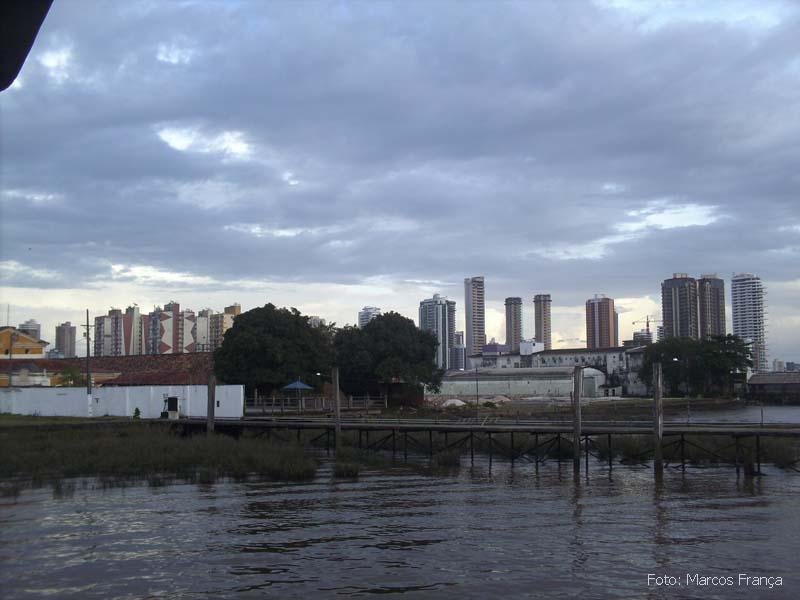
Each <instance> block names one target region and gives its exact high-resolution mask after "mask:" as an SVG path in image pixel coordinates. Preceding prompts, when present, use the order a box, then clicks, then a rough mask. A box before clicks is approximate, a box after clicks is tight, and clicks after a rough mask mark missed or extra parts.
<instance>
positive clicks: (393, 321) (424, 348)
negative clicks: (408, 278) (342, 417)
mask: <svg viewBox="0 0 800 600" xmlns="http://www.w3.org/2000/svg"><path fill="white" fill-rule="evenodd" d="M437 344H438V342H437V340H436V336H434V335H433V334H432V333H430V332H429V331H422V330H420V329H418V328H417V326H416V325H415V324H414V321H412V320H411V319H408V318H406V317H404V316H402V315H399V314H398V313H395V312H389V313H386V314H384V315H381V316H379V317H376V318H374V319H373V320H372V321H370V322H369V323H368V324H367V325H366V326H365V327H364V328H363V329H358V328H355V327H345V328H343V329H340V330H339V331H337V332H336V336H335V338H334V348H335V352H336V363H337V364H338V366H339V372H340V376H341V379H342V382H343V387H346V388H350V389H351V390H353V391H356V390H357V389H358V388H359V387H364V386H366V385H369V384H370V383H380V384H383V385H385V386H386V387H387V392H388V391H390V390H391V384H392V383H405V384H410V385H426V386H428V387H431V388H433V389H438V388H439V386H440V385H441V381H442V371H441V370H440V369H438V368H437V366H436V362H435V356H436V345H437Z"/></svg>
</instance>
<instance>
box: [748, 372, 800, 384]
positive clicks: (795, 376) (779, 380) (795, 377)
mask: <svg viewBox="0 0 800 600" xmlns="http://www.w3.org/2000/svg"><path fill="white" fill-rule="evenodd" d="M787 383H792V384H797V385H800V372H794V371H791V372H788V373H756V374H755V375H753V376H752V377H750V379H748V380H747V385H782V384H787Z"/></svg>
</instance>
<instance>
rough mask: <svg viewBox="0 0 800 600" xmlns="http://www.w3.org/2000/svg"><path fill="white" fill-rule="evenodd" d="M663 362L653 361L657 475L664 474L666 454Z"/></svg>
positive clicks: (655, 465) (655, 467) (654, 463)
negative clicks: (662, 396)
mask: <svg viewBox="0 0 800 600" xmlns="http://www.w3.org/2000/svg"><path fill="white" fill-rule="evenodd" d="M662 388H663V386H662V371H661V363H660V362H655V363H653V434H654V440H653V441H654V442H655V460H654V461H653V469H654V470H655V473H656V476H660V475H663V474H664V454H663V448H662V441H663V439H664V406H663V405H662V402H661V393H662Z"/></svg>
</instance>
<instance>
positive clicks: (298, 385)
mask: <svg viewBox="0 0 800 600" xmlns="http://www.w3.org/2000/svg"><path fill="white" fill-rule="evenodd" d="M313 389H314V388H313V387H311V386H310V385H306V384H305V383H303V382H302V381H300V380H299V379H298V380H297V381H293V382H292V383H290V384H289V385H285V386H283V387H282V388H281V391H284V392H288V391H291V390H297V409H298V410H303V409H304V408H305V407H304V406H303V398H302V396H301V395H300V392H302V391H303V390H313Z"/></svg>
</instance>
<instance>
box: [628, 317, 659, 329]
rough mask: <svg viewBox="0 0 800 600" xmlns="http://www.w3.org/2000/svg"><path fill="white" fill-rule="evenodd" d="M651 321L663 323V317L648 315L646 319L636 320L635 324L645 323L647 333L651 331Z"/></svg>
mask: <svg viewBox="0 0 800 600" xmlns="http://www.w3.org/2000/svg"><path fill="white" fill-rule="evenodd" d="M650 321H652V322H653V323H661V322H662V321H661V319H659V318H658V317H651V316H650V315H647V317H645V318H644V319H639V320H638V321H634V322H633V325H638V324H639V323H644V324H645V331H647V333H650Z"/></svg>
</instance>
